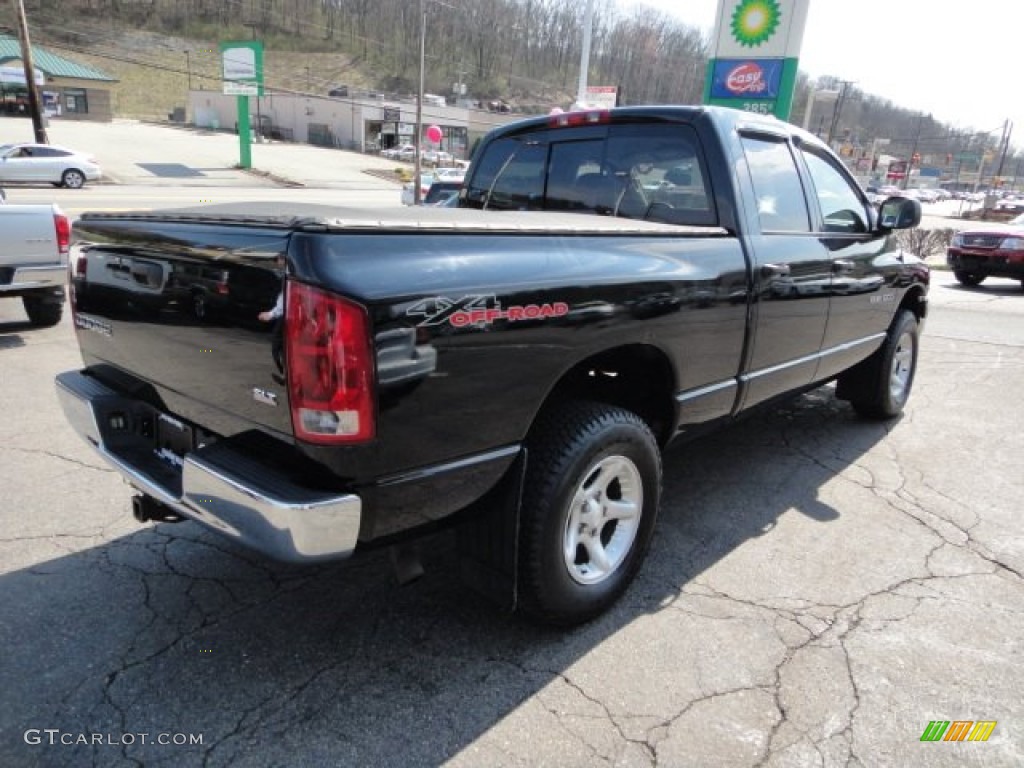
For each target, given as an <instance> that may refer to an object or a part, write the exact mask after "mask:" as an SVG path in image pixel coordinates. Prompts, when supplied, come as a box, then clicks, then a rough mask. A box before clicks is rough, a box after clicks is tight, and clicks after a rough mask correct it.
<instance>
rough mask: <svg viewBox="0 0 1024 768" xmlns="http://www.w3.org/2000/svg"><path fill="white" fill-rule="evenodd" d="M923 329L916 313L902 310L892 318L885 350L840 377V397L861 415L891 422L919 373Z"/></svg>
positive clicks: (879, 351)
mask: <svg viewBox="0 0 1024 768" xmlns="http://www.w3.org/2000/svg"><path fill="white" fill-rule="evenodd" d="M919 341H920V327H919V326H918V323H917V318H916V317H915V316H914V313H913V312H910V311H909V310H906V309H901V310H900V311H899V313H898V314H897V315H896V317H895V318H893V321H892V325H890V326H889V332H888V333H887V334H886V338H885V342H884V343H883V344H882V347H881V348H880V349H879V350H878V351H877V352H875V354H873V355H872V356H871V357H869V358H868V359H867V360H865V361H864V362H863V363H861V364H860V365H858V366H857V367H855V368H853V369H852V370H850V371H847V372H846V373H844V374H842V375H841V376H840V377H839V392H838V393H837V394H838V395H839V396H840V397H845V398H846V399H847V400H849V401H850V405H852V406H853V409H854V410H855V411H857V413H859V414H860V415H861V416H864V417H866V418H870V419H891V418H893V417H894V416H898V415H899V414H900V413H902V411H903V407H904V406H905V405H906V404H907V400H908V398H909V397H910V389H911V387H912V386H913V384H914V374H915V373H916V372H917V356H918V347H919Z"/></svg>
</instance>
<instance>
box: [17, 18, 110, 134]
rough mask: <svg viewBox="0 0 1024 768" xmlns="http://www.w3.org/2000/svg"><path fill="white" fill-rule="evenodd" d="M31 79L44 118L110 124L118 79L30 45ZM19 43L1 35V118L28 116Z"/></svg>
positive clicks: (23, 68)
mask: <svg viewBox="0 0 1024 768" xmlns="http://www.w3.org/2000/svg"><path fill="white" fill-rule="evenodd" d="M32 60H33V63H34V64H35V77H34V80H35V82H36V85H37V87H38V89H39V96H40V98H41V100H42V108H43V111H44V112H45V114H46V115H47V117H50V118H61V119H71V120H95V121H106V122H110V121H111V120H113V118H114V108H113V104H114V100H113V93H112V89H113V87H114V85H115V84H116V83H117V80H115V79H114V78H112V77H110V76H109V75H106V74H104V73H103V72H100V71H99V70H98V69H94V68H92V67H89V66H86V65H84V64H79V63H77V62H75V61H72V60H71V59H67V58H64V57H63V56H58V55H57V54H55V53H52V52H50V51H48V50H46V49H45V48H41V47H39V46H35V45H34V46H32ZM28 114H29V113H28V91H27V88H26V84H25V67H24V64H23V62H22V58H21V43H20V42H19V41H18V39H17V38H16V37H11V36H10V35H3V34H0V116H3V115H10V116H25V117H27V116H28Z"/></svg>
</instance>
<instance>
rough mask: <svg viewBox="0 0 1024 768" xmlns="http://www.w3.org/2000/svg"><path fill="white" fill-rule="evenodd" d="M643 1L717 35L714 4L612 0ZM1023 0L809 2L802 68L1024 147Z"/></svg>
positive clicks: (633, 0)
mask: <svg viewBox="0 0 1024 768" xmlns="http://www.w3.org/2000/svg"><path fill="white" fill-rule="evenodd" d="M616 2H617V4H618V5H619V6H620V7H621V8H628V7H629V6H630V5H647V6H651V7H652V8H657V9H658V10H660V11H663V12H664V13H666V14H668V15H669V16H672V17H673V18H677V19H679V20H680V21H682V22H684V23H686V24H689V25H691V26H695V27H699V28H701V29H704V30H706V32H707V34H708V37H710V35H711V31H712V27H713V26H714V23H715V14H716V11H717V9H718V0H616ZM1021 15H1024V3H1022V2H1021V0H971V2H968V3H952V2H948V1H946V0H852V1H850V2H847V1H841V0H810V10H809V12H808V16H807V28H806V29H805V30H804V40H803V48H802V51H801V54H800V69H801V70H802V71H804V72H806V73H807V74H808V75H810V76H811V77H812V78H817V77H820V76H825V75H835V76H837V77H840V78H842V79H844V80H853V81H855V86H856V87H857V88H860V89H861V90H863V91H865V92H867V93H871V94H873V95H875V96H881V97H883V98H887V99H891V100H892V101H893V102H894V103H896V104H898V105H899V106H901V107H905V108H907V109H913V110H919V111H922V112H925V113H930V114H931V115H932V116H933V117H935V118H936V119H937V120H941V121H943V122H945V123H950V124H952V125H955V126H958V127H961V128H971V129H975V130H979V131H988V130H994V131H996V133H1000V132H1001V130H1002V125H1003V121H1004V120H1007V119H1009V120H1011V121H1013V123H1014V129H1013V138H1012V140H1011V143H1013V144H1014V145H1016V146H1024V93H1022V90H1021V85H1020V83H1019V82H1018V81H1017V75H1018V74H1021V73H1024V36H1022V35H1021V29H1022V27H1021V23H1020V16H1021Z"/></svg>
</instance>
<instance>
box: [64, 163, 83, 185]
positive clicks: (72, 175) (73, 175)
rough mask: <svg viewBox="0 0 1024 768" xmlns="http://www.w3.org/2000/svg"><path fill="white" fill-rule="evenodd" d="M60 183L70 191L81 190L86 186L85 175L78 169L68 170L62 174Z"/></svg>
mask: <svg viewBox="0 0 1024 768" xmlns="http://www.w3.org/2000/svg"><path fill="white" fill-rule="evenodd" d="M60 183H61V184H63V185H64V186H65V187H67V188H68V189H81V188H82V187H84V186H85V174H84V173H82V172H81V171H80V170H78V169H77V168H68V169H67V170H66V171H64V173H62V174H61V177H60Z"/></svg>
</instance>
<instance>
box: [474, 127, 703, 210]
mask: <svg viewBox="0 0 1024 768" xmlns="http://www.w3.org/2000/svg"><path fill="white" fill-rule="evenodd" d="M594 133H599V134H600V135H599V136H595V137H593V138H590V137H588V136H586V133H585V132H582V131H579V130H572V131H571V132H570V131H566V133H564V134H562V135H560V134H559V131H558V129H553V130H550V131H547V132H546V133H544V134H543V137H544V138H543V139H541V138H536V137H535V138H533V139H524V138H517V139H502V140H499V141H496V142H494V143H492V144H491V145H489V146H488V148H487V150H486V152H485V154H484V156H483V157H481V158H479V159H478V160H477V161H475V163H476V164H477V169H476V171H475V173H474V174H473V177H472V179H471V180H470V182H469V184H468V185H467V188H466V196H465V204H466V205H467V206H468V207H472V208H488V209H495V210H555V211H574V212H580V213H596V214H599V215H603V216H617V217H621V218H630V219H641V220H646V221H660V222H664V223H669V224H689V225H701V226H713V225H715V224H717V221H718V217H717V214H716V212H715V209H714V205H713V196H712V194H711V189H710V186H709V184H708V181H707V179H708V175H707V172H706V166H705V164H704V160H703V156H702V154H701V152H700V151H699V145H698V142H697V138H696V135H695V134H694V132H693V130H692V129H691V128H690V126H687V125H680V124H644V123H640V124H622V125H612V126H610V127H607V126H600V127H595V129H594ZM538 136H540V134H538Z"/></svg>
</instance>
